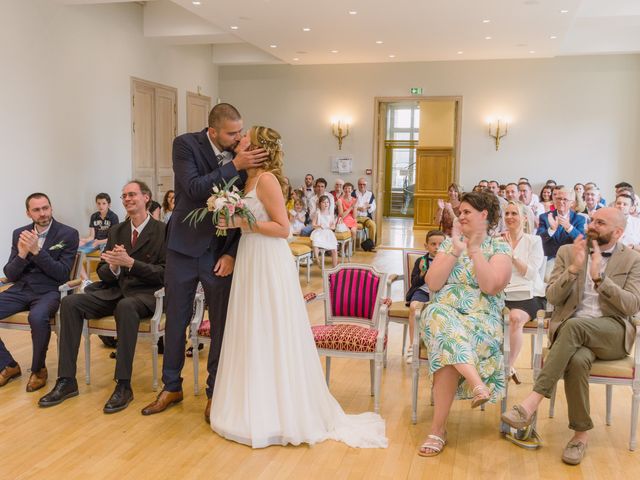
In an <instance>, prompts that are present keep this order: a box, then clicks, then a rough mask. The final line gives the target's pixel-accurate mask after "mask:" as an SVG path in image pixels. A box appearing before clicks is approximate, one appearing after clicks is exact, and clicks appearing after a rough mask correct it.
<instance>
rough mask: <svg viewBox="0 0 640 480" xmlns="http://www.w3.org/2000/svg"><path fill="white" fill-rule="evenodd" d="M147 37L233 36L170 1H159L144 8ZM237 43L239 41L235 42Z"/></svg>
mask: <svg viewBox="0 0 640 480" xmlns="http://www.w3.org/2000/svg"><path fill="white" fill-rule="evenodd" d="M143 11H144V20H143V31H144V36H145V37H172V38H176V37H197V36H204V35H211V36H216V35H225V36H227V37H229V36H231V37H232V35H230V34H229V33H228V32H227V31H222V30H220V29H219V28H217V27H215V26H214V25H212V24H211V23H210V22H208V21H207V20H204V19H203V18H201V17H199V16H198V15H195V14H193V13H191V12H190V11H188V10H186V9H184V8H182V7H181V6H180V5H176V4H175V3H173V2H170V1H169V0H157V1H155V2H150V3H147V4H145V6H144V10H143ZM235 41H237V40H235Z"/></svg>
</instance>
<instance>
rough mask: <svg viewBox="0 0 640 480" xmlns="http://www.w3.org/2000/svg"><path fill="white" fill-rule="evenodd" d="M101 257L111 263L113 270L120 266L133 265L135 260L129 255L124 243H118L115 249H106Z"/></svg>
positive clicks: (129, 266) (128, 266)
mask: <svg viewBox="0 0 640 480" xmlns="http://www.w3.org/2000/svg"><path fill="white" fill-rule="evenodd" d="M100 258H101V259H102V260H104V261H105V262H107V263H108V264H109V267H111V269H112V270H115V269H117V268H118V267H127V268H131V267H133V263H134V260H133V258H131V257H130V256H129V254H128V253H127V250H126V249H125V248H124V245H116V246H115V247H113V250H105V251H104V252H102V255H100Z"/></svg>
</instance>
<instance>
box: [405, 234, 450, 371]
mask: <svg viewBox="0 0 640 480" xmlns="http://www.w3.org/2000/svg"><path fill="white" fill-rule="evenodd" d="M445 238H446V237H445V234H444V232H442V231H440V230H430V231H429V232H428V233H427V239H426V241H425V244H424V246H425V248H426V250H427V253H426V255H423V256H422V257H420V258H418V259H417V260H416V263H415V264H414V265H413V270H412V271H411V286H410V287H409V291H408V292H407V296H406V298H405V300H406V302H407V306H408V307H409V339H410V340H409V341H410V342H411V344H410V345H409V348H408V349H407V363H411V361H412V358H413V331H414V329H415V323H416V319H415V308H416V306H417V305H416V303H417V302H421V303H426V302H428V301H429V287H427V284H426V283H425V282H424V277H425V275H426V274H427V270H429V265H431V262H432V261H433V259H434V258H435V257H436V253H437V252H438V248H439V247H440V244H441V243H442V242H443V241H444V239H445Z"/></svg>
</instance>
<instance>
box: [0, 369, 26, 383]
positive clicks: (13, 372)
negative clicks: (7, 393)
mask: <svg viewBox="0 0 640 480" xmlns="http://www.w3.org/2000/svg"><path fill="white" fill-rule="evenodd" d="M20 375H22V371H20V365H16V366H15V367H9V366H6V367H4V368H3V369H2V371H1V372H0V387H4V386H5V385H6V384H7V383H9V380H11V379H12V378H17V377H19V376H20Z"/></svg>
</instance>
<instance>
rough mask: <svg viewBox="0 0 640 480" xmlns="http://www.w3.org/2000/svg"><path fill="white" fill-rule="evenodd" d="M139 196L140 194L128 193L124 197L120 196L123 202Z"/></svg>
mask: <svg viewBox="0 0 640 480" xmlns="http://www.w3.org/2000/svg"><path fill="white" fill-rule="evenodd" d="M138 195H139V194H138V192H126V193H123V194H122V195H120V198H121V199H122V200H125V199H126V198H127V197H129V198H135V197H137V196H138Z"/></svg>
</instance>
